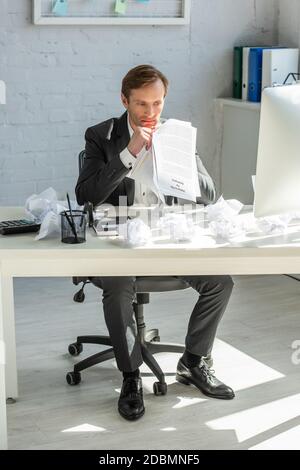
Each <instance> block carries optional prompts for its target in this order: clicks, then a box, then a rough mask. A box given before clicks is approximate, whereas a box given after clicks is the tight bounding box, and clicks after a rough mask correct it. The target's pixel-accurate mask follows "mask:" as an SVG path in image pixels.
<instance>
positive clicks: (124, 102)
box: [121, 93, 129, 109]
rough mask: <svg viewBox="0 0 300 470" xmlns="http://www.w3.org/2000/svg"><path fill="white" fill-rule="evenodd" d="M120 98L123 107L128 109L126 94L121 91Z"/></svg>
mask: <svg viewBox="0 0 300 470" xmlns="http://www.w3.org/2000/svg"><path fill="white" fill-rule="evenodd" d="M121 100H122V103H123V105H124V106H125V108H126V109H128V104H129V103H128V100H127V98H126V96H125V95H124V94H123V93H121Z"/></svg>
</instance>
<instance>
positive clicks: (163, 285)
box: [136, 276, 190, 293]
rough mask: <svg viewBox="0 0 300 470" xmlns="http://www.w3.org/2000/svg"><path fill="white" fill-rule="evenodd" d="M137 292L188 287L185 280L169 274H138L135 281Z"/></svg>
mask: <svg viewBox="0 0 300 470" xmlns="http://www.w3.org/2000/svg"><path fill="white" fill-rule="evenodd" d="M136 287H137V292H138V293H148V292H168V291H172V290H182V289H187V288H188V287H190V286H189V285H188V283H187V282H185V281H182V280H181V279H177V278H175V277H171V276H170V277H169V276H151V277H150V276H145V277H143V276H140V277H138V278H137V282H136Z"/></svg>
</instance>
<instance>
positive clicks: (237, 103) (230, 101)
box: [215, 98, 260, 111]
mask: <svg viewBox="0 0 300 470" xmlns="http://www.w3.org/2000/svg"><path fill="white" fill-rule="evenodd" d="M215 101H216V103H217V104H219V105H221V106H224V105H227V106H232V107H234V108H242V109H253V110H255V111H260V103H252V101H245V100H239V99H236V98H216V99H215Z"/></svg>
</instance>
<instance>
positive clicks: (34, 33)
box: [0, 0, 290, 205]
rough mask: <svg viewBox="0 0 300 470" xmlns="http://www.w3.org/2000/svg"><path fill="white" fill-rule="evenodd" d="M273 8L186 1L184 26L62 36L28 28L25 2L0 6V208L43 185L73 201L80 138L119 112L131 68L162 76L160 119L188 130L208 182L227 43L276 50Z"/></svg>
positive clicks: (270, 4)
mask: <svg viewBox="0 0 300 470" xmlns="http://www.w3.org/2000/svg"><path fill="white" fill-rule="evenodd" d="M288 2H290V0H288ZM288 2H286V3H288ZM277 4H278V0H192V20H191V24H190V25H189V26H178V27H168V26H164V27H151V26H144V27H143V26H136V27H133V26H130V27H128V26H127V27H125V26H124V27H117V26H81V27H66V26H34V25H33V24H32V22H31V1H30V0H0V6H1V14H0V79H2V80H4V81H5V82H6V86H7V93H6V95H7V96H6V98H7V104H6V105H5V106H0V204H2V205H6V204H23V203H24V200H25V199H26V198H27V197H28V196H29V195H30V194H31V193H33V192H39V191H42V190H43V189H45V188H47V187H48V186H50V185H51V186H53V187H54V188H55V189H57V190H58V191H59V192H62V193H65V192H66V191H69V192H70V193H71V194H73V192H74V186H75V182H76V178H77V154H78V152H79V151H80V150H81V149H82V148H83V146H84V131H85V129H86V128H87V127H88V126H90V125H93V124H95V123H97V122H99V121H101V120H103V119H107V118H108V117H111V116H113V115H120V114H121V113H122V112H123V108H122V106H121V104H120V99H119V93H120V82H121V79H122V77H123V76H124V74H125V73H126V72H127V70H128V69H129V68H131V67H133V66H135V65H137V64H140V63H152V64H154V65H156V66H157V67H158V68H160V69H161V70H162V71H163V72H164V73H165V74H166V75H167V76H168V78H169V80H170V83H171V87H170V93H169V96H168V98H167V102H166V107H165V112H164V115H165V116H168V117H171V116H172V117H176V118H179V119H186V120H191V121H192V122H193V125H195V126H197V127H198V150H199V152H200V154H201V155H202V157H203V160H204V161H205V163H206V165H207V167H208V169H209V171H211V173H212V175H213V176H214V178H215V179H216V181H217V182H218V181H219V168H218V156H217V154H216V153H217V149H216V142H215V141H216V138H215V127H214V121H213V98H215V97H217V96H221V95H230V93H231V81H232V47H233V46H234V45H235V44H239V43H247V42H249V41H251V42H253V43H255V42H257V43H266V44H271V43H277V35H278V21H277V20H278V11H277Z"/></svg>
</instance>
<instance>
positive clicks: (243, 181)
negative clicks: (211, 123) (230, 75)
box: [216, 98, 260, 204]
mask: <svg viewBox="0 0 300 470" xmlns="http://www.w3.org/2000/svg"><path fill="white" fill-rule="evenodd" d="M216 104H217V109H218V111H219V112H218V119H217V124H218V127H219V133H220V134H219V135H220V138H221V149H220V153H221V161H220V170H221V191H222V194H223V196H224V198H225V199H238V200H240V201H241V202H243V203H244V204H253V198H254V193H253V188H252V179H251V176H252V175H255V173H256V158H257V147H258V134H259V118H260V103H251V102H249V101H242V100H236V99H230V98H228V99H224V98H218V99H217V100H216Z"/></svg>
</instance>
